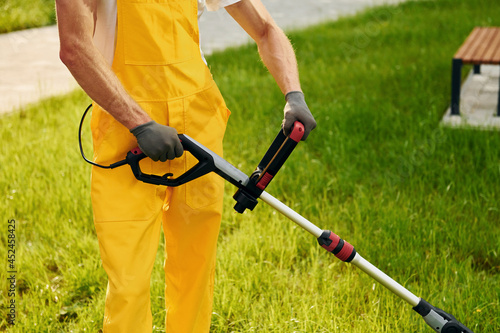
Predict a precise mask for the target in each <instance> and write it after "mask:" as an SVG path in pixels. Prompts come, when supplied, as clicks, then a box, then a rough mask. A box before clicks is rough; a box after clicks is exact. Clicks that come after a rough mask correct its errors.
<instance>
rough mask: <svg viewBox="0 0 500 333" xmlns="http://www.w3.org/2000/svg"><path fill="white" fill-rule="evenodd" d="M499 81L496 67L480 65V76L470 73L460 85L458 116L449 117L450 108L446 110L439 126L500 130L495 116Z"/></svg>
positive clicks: (499, 75) (498, 69) (498, 70)
mask: <svg viewBox="0 0 500 333" xmlns="http://www.w3.org/2000/svg"><path fill="white" fill-rule="evenodd" d="M499 81H500V66H498V65H482V66H481V73H480V74H473V72H472V71H471V72H470V73H469V75H468V76H467V79H466V80H465V82H464V83H463V85H462V89H461V94H460V115H451V108H448V110H447V111H446V113H445V115H444V117H443V119H442V120H441V124H442V125H443V126H449V127H455V128H462V127H465V128H471V127H475V128H479V129H488V130H491V129H496V130H500V117H498V116H497V105H498V94H499V83H500V82H499ZM450 98H451V96H450Z"/></svg>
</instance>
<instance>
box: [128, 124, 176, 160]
mask: <svg viewBox="0 0 500 333" xmlns="http://www.w3.org/2000/svg"><path fill="white" fill-rule="evenodd" d="M130 132H131V133H132V134H133V135H135V137H136V138H137V144H138V145H139V148H141V150H142V152H143V153H144V154H146V156H148V157H149V158H151V159H152V160H153V161H158V160H160V161H162V162H165V161H166V160H167V159H169V160H173V159H174V158H176V157H181V156H182V153H183V152H184V148H182V143H181V141H180V140H179V137H178V136H177V130H176V129H175V128H173V127H169V126H165V125H160V124H158V123H157V122H156V121H154V120H151V121H150V122H147V123H144V124H142V125H139V126H137V127H134V128H132V129H131V130H130Z"/></svg>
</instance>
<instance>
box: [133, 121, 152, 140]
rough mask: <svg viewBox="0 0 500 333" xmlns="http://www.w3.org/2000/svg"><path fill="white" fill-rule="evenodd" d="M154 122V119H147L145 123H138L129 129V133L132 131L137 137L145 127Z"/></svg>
mask: <svg viewBox="0 0 500 333" xmlns="http://www.w3.org/2000/svg"><path fill="white" fill-rule="evenodd" d="M154 123H155V121H154V120H151V121H148V122H147V123H144V124H141V125H138V126H136V127H134V128H132V129H131V130H130V133H132V134H133V135H134V136H135V137H137V136H138V135H139V134H141V133H142V132H143V131H144V130H145V129H147V128H148V127H150V126H152V125H153V124H154Z"/></svg>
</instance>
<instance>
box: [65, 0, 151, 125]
mask: <svg viewBox="0 0 500 333" xmlns="http://www.w3.org/2000/svg"><path fill="white" fill-rule="evenodd" d="M96 6H97V0H56V10H57V25H58V28H59V39H60V42H61V51H60V57H61V60H62V61H63V63H64V64H65V65H66V66H67V67H68V69H69V70H70V71H71V73H72V74H73V76H74V77H75V79H76V80H77V82H78V83H79V84H80V86H81V87H82V88H83V90H84V91H85V92H86V93H87V94H88V95H89V96H90V98H92V99H93V100H94V101H95V102H96V103H97V104H99V105H100V106H101V107H102V108H104V109H105V110H106V111H108V112H109V113H110V114H111V115H112V116H113V117H115V118H116V119H117V120H118V121H119V122H120V123H122V124H123V125H124V126H125V127H127V128H129V129H132V128H134V127H136V126H138V125H140V124H143V123H145V122H147V121H149V120H151V119H150V117H149V116H148V115H147V114H146V112H144V111H143V110H142V109H141V108H140V107H139V105H138V104H137V103H136V102H135V101H134V100H133V99H132V98H131V97H130V95H129V94H128V93H127V92H126V90H125V88H124V87H123V86H122V84H121V82H120V81H119V80H118V78H117V77H116V75H115V74H114V73H113V71H112V70H111V67H110V66H109V65H108V63H107V62H106V60H105V59H104V57H103V56H102V55H101V53H100V52H99V51H98V50H97V48H96V47H95V46H94V43H93V41H92V35H93V28H94V22H95V15H96V14H95V12H96Z"/></svg>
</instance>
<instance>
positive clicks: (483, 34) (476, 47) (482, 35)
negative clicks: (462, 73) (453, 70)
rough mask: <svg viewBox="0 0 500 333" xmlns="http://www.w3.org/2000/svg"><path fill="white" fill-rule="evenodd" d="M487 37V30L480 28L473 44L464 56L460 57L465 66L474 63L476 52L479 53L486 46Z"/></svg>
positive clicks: (488, 33)
mask: <svg viewBox="0 0 500 333" xmlns="http://www.w3.org/2000/svg"><path fill="white" fill-rule="evenodd" d="M489 35H490V31H489V30H487V29H481V28H480V29H479V33H478V34H477V37H476V40H475V43H474V44H472V45H471V46H470V47H469V48H468V49H467V50H466V52H465V54H464V55H463V57H462V60H463V62H464V63H465V64H467V63H473V62H474V60H473V59H474V58H476V57H477V54H478V52H480V51H481V50H482V49H483V47H484V46H485V45H486V44H487V41H488V37H489Z"/></svg>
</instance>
